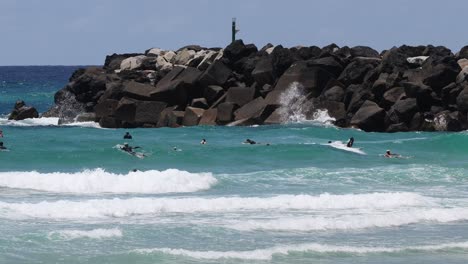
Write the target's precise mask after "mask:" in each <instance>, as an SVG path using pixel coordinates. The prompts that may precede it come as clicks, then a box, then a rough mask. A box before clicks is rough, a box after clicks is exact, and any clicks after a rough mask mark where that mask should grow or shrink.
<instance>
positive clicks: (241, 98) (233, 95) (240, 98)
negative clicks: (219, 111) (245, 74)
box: [226, 87, 255, 106]
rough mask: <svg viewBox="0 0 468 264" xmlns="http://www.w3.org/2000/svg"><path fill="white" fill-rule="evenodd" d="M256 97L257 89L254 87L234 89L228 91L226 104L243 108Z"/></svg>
mask: <svg viewBox="0 0 468 264" xmlns="http://www.w3.org/2000/svg"><path fill="white" fill-rule="evenodd" d="M254 96H255V89H254V88H252V87H232V88H230V89H229V90H228V91H227V97H226V102H228V103H235V104H237V105H238V106H243V105H245V104H247V103H248V102H250V101H252V100H253V99H254Z"/></svg>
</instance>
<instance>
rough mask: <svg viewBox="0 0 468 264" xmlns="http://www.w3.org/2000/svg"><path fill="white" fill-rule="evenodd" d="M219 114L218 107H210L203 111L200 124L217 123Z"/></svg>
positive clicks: (211, 124)
mask: <svg viewBox="0 0 468 264" xmlns="http://www.w3.org/2000/svg"><path fill="white" fill-rule="evenodd" d="M217 116H218V109H208V110H206V111H205V112H203V116H202V118H201V119H200V122H199V123H198V125H200V126H214V125H216V118H217Z"/></svg>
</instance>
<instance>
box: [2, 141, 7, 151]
mask: <svg viewBox="0 0 468 264" xmlns="http://www.w3.org/2000/svg"><path fill="white" fill-rule="evenodd" d="M0 149H1V150H4V149H7V148H6V147H5V146H3V141H0Z"/></svg>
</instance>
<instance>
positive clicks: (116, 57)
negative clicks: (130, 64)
mask: <svg viewBox="0 0 468 264" xmlns="http://www.w3.org/2000/svg"><path fill="white" fill-rule="evenodd" d="M139 55H143V54H141V53H125V54H116V53H114V54H112V55H108V56H106V60H105V62H104V66H103V68H104V69H105V70H108V71H114V70H119V69H120V65H121V63H122V61H123V60H125V59H127V58H130V57H135V56H139Z"/></svg>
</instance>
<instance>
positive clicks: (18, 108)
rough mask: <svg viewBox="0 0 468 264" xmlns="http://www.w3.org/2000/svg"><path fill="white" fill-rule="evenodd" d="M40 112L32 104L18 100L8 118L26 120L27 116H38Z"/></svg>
mask: <svg viewBox="0 0 468 264" xmlns="http://www.w3.org/2000/svg"><path fill="white" fill-rule="evenodd" d="M38 117H39V113H38V112H37V110H36V108H34V107H32V106H26V104H25V103H24V101H16V103H15V107H14V108H13V111H11V114H10V116H9V117H8V120H24V119H27V118H38Z"/></svg>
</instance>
